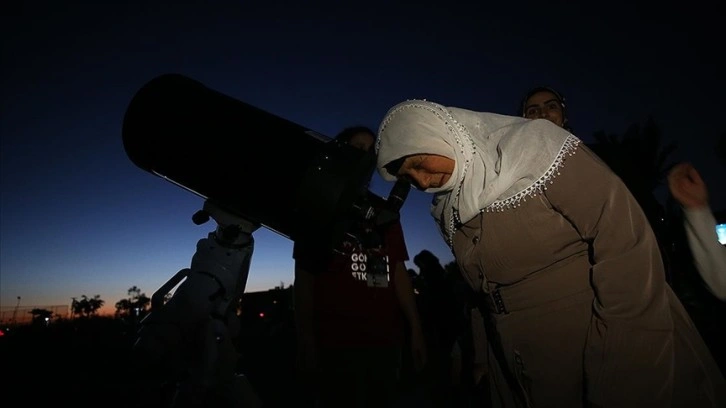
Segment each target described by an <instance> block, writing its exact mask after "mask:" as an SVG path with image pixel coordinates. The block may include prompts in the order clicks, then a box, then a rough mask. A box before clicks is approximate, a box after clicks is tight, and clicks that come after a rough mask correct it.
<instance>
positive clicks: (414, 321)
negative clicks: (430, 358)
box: [393, 261, 427, 371]
mask: <svg viewBox="0 0 726 408" xmlns="http://www.w3.org/2000/svg"><path fill="white" fill-rule="evenodd" d="M393 279H394V287H395V290H396V298H397V299H398V304H399V306H400V307H401V311H402V313H403V316H404V318H405V319H406V322H407V323H408V329H409V333H410V334H411V353H412V356H411V357H412V359H413V363H414V368H415V369H416V371H420V370H421V369H422V368H423V366H424V365H425V364H426V359H427V356H426V342H425V340H424V336H423V329H422V327H421V319H420V316H419V313H418V310H417V308H416V299H415V298H414V295H413V285H412V284H411V278H410V277H409V275H408V271H407V270H406V265H405V264H404V263H403V261H399V262H396V263H395V265H394V266H393Z"/></svg>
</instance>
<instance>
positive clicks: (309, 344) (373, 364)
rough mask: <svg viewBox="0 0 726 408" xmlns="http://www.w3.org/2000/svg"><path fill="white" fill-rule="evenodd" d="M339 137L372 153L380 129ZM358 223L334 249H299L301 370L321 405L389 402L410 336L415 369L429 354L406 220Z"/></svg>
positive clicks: (297, 296) (322, 407) (297, 311)
mask: <svg viewBox="0 0 726 408" xmlns="http://www.w3.org/2000/svg"><path fill="white" fill-rule="evenodd" d="M336 139H337V140H338V141H341V142H345V143H348V144H349V145H351V146H354V147H357V148H360V149H363V150H366V151H370V149H371V147H372V145H373V143H374V141H375V134H374V133H373V131H372V130H370V129H369V128H366V127H362V126H359V127H351V128H347V129H345V130H343V131H342V132H341V133H339V134H338V135H337V136H336ZM352 221H353V222H351V223H350V225H351V227H350V230H349V231H347V233H346V234H344V237H343V239H342V242H341V243H340V244H339V245H337V246H336V247H335V249H334V250H332V251H329V253H324V254H320V253H316V252H314V251H309V250H306V249H304V247H305V245H303V244H301V243H298V242H297V241H296V242H295V244H294V247H293V258H294V259H295V284H294V293H295V325H296V335H297V347H298V351H297V353H298V369H299V370H300V375H301V378H302V379H305V380H306V381H307V382H308V383H310V385H311V386H312V390H311V391H312V393H313V395H314V396H315V399H316V402H317V404H318V405H316V406H317V407H320V408H326V407H336V408H339V407H351V408H354V407H381V408H383V407H387V406H391V404H393V402H394V399H395V397H396V389H397V386H398V381H399V375H400V369H401V358H402V356H401V352H402V350H403V349H404V339H405V338H410V341H411V344H410V349H411V352H412V358H413V362H414V366H415V368H416V369H419V370H420V369H421V367H422V366H423V364H424V363H425V358H426V351H425V343H424V338H423V333H422V330H421V323H420V320H419V315H418V312H417V310H416V304H415V299H414V293H413V289H412V285H411V281H410V277H409V275H408V271H407V269H406V267H405V264H404V262H405V261H407V260H408V259H409V255H408V251H407V248H406V243H405V241H404V237H403V230H402V229H401V224H400V222H399V221H398V220H396V221H394V222H392V223H389V224H386V225H384V226H378V225H376V224H375V223H374V222H373V221H372V220H366V219H364V218H363V217H360V219H359V220H352ZM407 334H408V335H407Z"/></svg>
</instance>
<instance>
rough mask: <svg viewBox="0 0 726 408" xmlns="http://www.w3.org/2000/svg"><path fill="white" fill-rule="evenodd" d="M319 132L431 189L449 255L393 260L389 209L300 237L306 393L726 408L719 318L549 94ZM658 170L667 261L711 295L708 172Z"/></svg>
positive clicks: (329, 399)
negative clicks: (500, 107) (332, 133)
mask: <svg viewBox="0 0 726 408" xmlns="http://www.w3.org/2000/svg"><path fill="white" fill-rule="evenodd" d="M334 142H335V143H344V144H348V145H350V146H351V147H353V148H358V149H361V150H362V151H364V152H365V154H370V155H373V156H374V160H375V161H376V163H377V169H378V172H379V173H380V175H381V176H382V177H383V178H384V179H386V180H388V181H391V182H405V183H410V184H411V185H412V186H413V187H414V188H416V189H419V190H421V191H423V192H426V193H430V194H432V203H431V215H432V218H433V222H435V225H436V226H437V227H438V228H439V230H440V232H441V235H442V237H443V238H444V240H445V241H446V243H447V244H448V246H449V248H450V249H451V253H452V255H453V256H454V261H453V262H452V263H450V264H448V265H442V264H441V263H440V261H439V259H438V258H437V257H436V256H435V255H433V254H432V253H431V252H429V251H427V250H423V251H421V252H420V253H418V254H416V255H415V256H414V257H413V259H412V261H413V263H414V264H415V265H416V267H417V268H418V272H416V271H415V270H413V269H406V266H405V262H406V261H409V253H408V249H407V247H406V243H405V240H404V238H403V237H404V233H403V230H402V227H401V224H400V222H398V220H395V221H393V222H388V223H385V224H380V223H376V222H374V221H372V220H367V219H356V220H354V221H351V222H349V223H348V224H347V230H346V234H345V235H344V238H343V239H341V242H339V243H338V244H337V245H336V246H335V247H333V248H324V249H320V248H316V247H315V245H313V243H306V242H296V243H295V248H294V251H293V252H294V253H293V257H294V259H295V285H294V286H295V327H296V341H297V358H298V365H297V369H298V371H297V372H298V374H297V375H298V377H297V378H298V379H300V380H301V381H304V383H305V385H306V386H305V387H304V389H305V390H307V391H308V392H309V396H310V401H313V404H314V406H316V407H332V406H335V407H340V406H346V407H374V406H375V407H387V406H388V407H393V406H405V405H401V404H403V403H405V400H406V398H413V396H414V395H415V396H417V397H418V398H422V399H423V400H425V401H427V403H428V404H430V405H429V406H432V407H469V406H481V407H490V406H491V407H541V406H556V407H629V406H643V407H651V406H652V407H665V406H698V407H721V406H726V380H725V379H724V376H723V371H722V370H723V366H721V367H719V364H723V362H722V361H720V360H719V359H717V358H716V357H715V356H720V351H717V350H715V349H716V346H715V343H714V339H718V338H722V337H718V336H719V335H722V333H723V328H722V327H721V326H723V323H720V326H718V325H719V324H716V326H718V327H714V322H713V321H711V322H709V325H710V326H709V327H710V328H711V329H712V330H711V331H710V332H709V333H718V334H716V335H708V336H707V335H705V334H704V332H705V331H706V330H705V329H704V326H703V324H702V322H701V321H699V320H698V319H697V318H695V317H693V313H692V311H691V310H690V309H689V308H688V307H687V302H685V301H682V300H681V296H680V294H679V293H678V291H677V290H674V286H673V285H672V282H671V281H670V279H669V274H668V273H666V269H669V268H672V267H673V265H671V264H670V262H671V261H670V259H672V258H671V256H673V254H672V253H669V254H665V253H664V252H665V251H666V250H667V251H672V248H673V247H674V246H673V245H671V243H670V242H666V240H667V238H664V237H663V236H661V235H659V234H657V233H656V232H655V231H654V227H653V225H652V221H651V218H650V214H648V211H646V210H645V209H644V205H643V204H642V202H640V201H639V197H637V196H636V195H634V194H633V193H632V192H631V189H630V188H629V186H628V185H627V184H626V182H624V180H623V178H621V177H619V174H618V173H617V171H616V170H614V169H613V168H611V167H610V166H609V165H608V163H607V162H606V161H604V160H603V159H602V158H601V157H599V156H598V154H597V153H595V152H594V151H593V150H591V149H590V148H589V147H588V146H587V145H586V144H585V143H583V142H582V141H581V140H580V139H579V138H578V137H577V136H576V135H575V134H574V133H573V132H572V128H571V127H570V126H569V120H568V117H567V112H566V104H565V98H564V97H563V95H562V94H561V93H559V92H557V91H555V90H554V89H552V88H550V87H537V88H534V89H532V90H531V91H530V92H528V93H527V94H526V95H525V97H524V99H523V101H522V103H521V106H520V111H519V112H518V114H517V115H504V114H498V113H490V112H475V111H471V110H467V109H462V108H457V107H451V106H444V105H441V104H438V103H435V102H432V101H426V100H408V101H405V102H402V103H399V104H397V105H395V106H394V107H392V108H391V109H390V110H389V111H388V113H387V114H386V116H385V117H384V118H383V120H382V122H381V124H380V127H379V129H378V132H374V131H373V130H371V129H369V128H367V127H361V126H359V127H351V128H348V129H345V130H343V131H342V132H341V133H340V134H339V135H338V136H337V137H336V138H335V141H334ZM668 186H669V189H670V193H671V195H672V197H673V199H674V200H676V201H677V202H678V203H679V205H680V206H681V208H682V211H683V218H682V224H681V226H682V227H683V228H684V231H685V236H686V237H687V244H688V249H689V253H688V254H685V255H682V256H681V257H680V258H679V259H686V258H687V259H688V262H689V263H690V264H691V265H692V266H693V267H694V269H695V270H696V271H697V272H698V274H699V276H700V280H701V281H702V282H703V284H704V287H706V288H707V289H708V291H709V293H711V295H712V296H714V297H715V298H716V299H719V300H720V301H724V300H725V299H726V266H725V265H726V254H725V252H726V247H724V246H723V245H722V244H720V243H719V242H718V239H717V236H716V231H715V224H716V221H715V217H714V215H713V213H712V211H711V209H710V207H709V204H708V191H707V188H706V185H705V183H704V182H703V180H702V179H701V177H700V175H699V173H698V171H697V170H696V169H695V168H694V167H693V166H692V165H691V164H689V163H681V164H679V165H677V166H675V167H674V168H673V169H672V170H671V171H670V173H669V176H668ZM676 255H678V254H676ZM674 264H675V263H674Z"/></svg>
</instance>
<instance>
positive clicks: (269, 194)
mask: <svg viewBox="0 0 726 408" xmlns="http://www.w3.org/2000/svg"><path fill="white" fill-rule="evenodd" d="M122 137H123V145H124V149H125V150H126V154H127V156H128V157H129V159H131V161H132V162H133V163H134V164H135V165H136V166H138V167H140V168H141V169H143V170H145V171H147V172H149V173H152V174H154V175H156V176H159V177H162V178H163V179H166V180H167V181H169V182H172V183H174V184H176V185H178V186H180V187H182V188H184V189H186V190H188V191H190V192H192V193H194V194H196V195H198V196H200V197H202V198H204V199H205V200H209V201H212V202H214V203H215V204H216V205H218V206H220V207H221V208H223V209H224V210H226V211H229V212H230V213H233V214H236V215H238V216H239V217H241V218H243V219H245V220H248V221H250V222H252V223H257V224H260V225H262V226H264V227H266V228H268V229H270V230H272V231H275V232H277V233H278V234H280V235H282V236H284V237H286V238H289V239H292V240H300V239H303V240H305V241H307V242H318V243H320V245H321V246H329V245H332V241H334V240H335V239H337V237H336V235H339V232H337V231H336V229H337V227H336V224H338V223H339V221H340V220H341V219H344V218H346V215H347V214H348V212H349V211H350V210H351V209H353V208H355V204H356V202H357V201H360V200H361V199H365V197H366V196H369V194H367V193H366V191H367V182H368V180H369V179H370V177H371V175H372V172H373V170H374V167H375V159H374V157H373V155H372V154H371V153H368V152H364V151H362V150H359V149H356V148H354V147H351V146H348V145H347V144H341V143H335V142H334V141H333V140H332V139H331V138H329V137H327V136H324V135H322V134H320V133H318V132H316V131H314V130H312V129H310V128H307V127H305V126H302V125H299V124H297V123H294V122H291V121H289V120H287V119H284V118H282V117H280V116H277V115H274V114H272V113H270V112H267V111H265V110H262V109H260V108H257V107H255V106H253V105H250V104H247V103H245V102H242V101H239V100H237V99H234V98H232V97H230V96H227V95H225V94H222V93H220V92H218V91H215V90H213V89H210V88H208V87H206V86H205V85H203V84H202V83H200V82H198V81H196V80H194V79H191V78H188V77H186V76H184V75H181V74H164V75H161V76H159V77H156V78H154V79H152V80H151V81H150V82H148V83H147V84H146V85H144V86H143V87H142V88H141V89H140V90H139V91H138V92H137V93H136V95H135V96H134V97H133V99H132V100H131V103H130V104H129V107H128V109H127V111H126V115H125V117H124V121H123V129H122Z"/></svg>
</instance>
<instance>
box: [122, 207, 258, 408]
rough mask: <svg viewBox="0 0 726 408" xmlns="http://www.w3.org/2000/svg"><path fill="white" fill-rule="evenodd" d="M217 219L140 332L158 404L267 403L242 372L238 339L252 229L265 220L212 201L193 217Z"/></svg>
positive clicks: (160, 293) (252, 407) (143, 368)
mask: <svg viewBox="0 0 726 408" xmlns="http://www.w3.org/2000/svg"><path fill="white" fill-rule="evenodd" d="M210 218H211V219H213V220H214V221H215V222H216V223H217V228H216V230H215V231H213V232H210V233H209V234H208V236H207V238H204V239H200V240H199V241H198V242H197V248H196V252H195V254H194V256H193V257H192V261H191V266H190V268H185V269H182V270H180V271H179V272H177V273H176V274H175V275H174V276H173V277H172V278H171V279H170V280H169V281H167V282H166V283H165V284H164V285H162V287H161V288H159V290H157V291H156V292H155V293H154V295H153V296H152V299H151V310H150V313H149V314H148V315H147V316H146V317H145V318H144V319H143V320H142V321H141V328H140V329H139V331H138V333H137V338H136V342H135V344H134V355H135V358H137V359H138V361H137V363H139V364H140V366H139V367H140V370H139V371H140V372H141V373H142V374H141V381H142V382H143V384H142V387H143V389H144V390H145V392H146V393H149V392H151V394H152V397H151V398H150V400H152V401H153V400H157V402H156V403H154V404H155V405H154V406H160V405H162V406H164V405H168V406H170V407H174V408H185V407H208V406H217V407H245V408H248V407H249V408H257V407H260V406H262V404H261V402H260V400H259V398H258V397H257V395H256V394H255V392H254V391H253V390H252V387H251V386H250V384H249V382H248V381H247V378H246V377H245V376H244V375H243V374H240V373H237V371H236V369H237V363H238V360H239V358H240V354H239V352H238V350H237V349H236V347H235V344H234V339H235V338H236V336H237V335H238V334H239V331H240V323H239V318H238V316H237V307H238V305H239V302H240V300H241V298H242V295H243V294H244V291H245V287H246V284H247V277H248V275H249V266H250V261H251V258H252V253H253V250H254V239H253V237H252V233H253V232H254V231H255V230H256V229H258V228H259V225H258V224H255V223H252V222H249V221H248V220H245V219H243V218H240V217H238V216H236V215H234V214H231V213H229V212H227V211H225V210H224V209H222V208H221V207H219V206H217V205H215V204H214V203H212V202H210V201H209V200H206V201H205V202H204V207H203V209H202V210H200V211H198V212H197V213H195V214H194V216H193V217H192V220H193V222H194V223H195V224H197V225H201V224H203V223H205V222H207V221H209V219H210ZM177 285H178V289H177V290H176V291H175V292H174V294H173V295H172V296H171V297H169V296H168V294H169V293H170V292H171V290H172V289H173V288H174V287H177ZM167 299H168V300H167ZM159 391H161V394H159V395H160V397H156V398H155V397H154V396H153V395H156V394H155V393H157V392H159ZM167 394H168V395H167ZM148 397H149V396H148V395H146V396H145V398H147V401H148V400H149V399H148Z"/></svg>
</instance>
